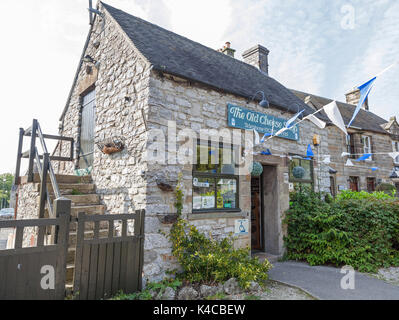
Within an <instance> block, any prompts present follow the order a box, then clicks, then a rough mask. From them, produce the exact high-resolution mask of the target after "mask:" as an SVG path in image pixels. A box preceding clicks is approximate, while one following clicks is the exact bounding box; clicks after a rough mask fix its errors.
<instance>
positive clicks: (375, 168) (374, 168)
mask: <svg viewBox="0 0 399 320" xmlns="http://www.w3.org/2000/svg"><path fill="white" fill-rule="evenodd" d="M377 170H380V168H378V167H373V168H371V171H377Z"/></svg>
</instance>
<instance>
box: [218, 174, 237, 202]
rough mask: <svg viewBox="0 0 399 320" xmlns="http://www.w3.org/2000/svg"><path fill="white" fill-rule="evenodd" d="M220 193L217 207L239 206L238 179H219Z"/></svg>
mask: <svg viewBox="0 0 399 320" xmlns="http://www.w3.org/2000/svg"><path fill="white" fill-rule="evenodd" d="M217 190H218V195H217V199H216V205H217V209H236V208H237V203H236V199H237V180H235V179H218V185H217Z"/></svg>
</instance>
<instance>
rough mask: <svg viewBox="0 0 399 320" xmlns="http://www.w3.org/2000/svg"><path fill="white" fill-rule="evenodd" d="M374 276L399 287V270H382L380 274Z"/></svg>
mask: <svg viewBox="0 0 399 320" xmlns="http://www.w3.org/2000/svg"><path fill="white" fill-rule="evenodd" d="M373 276H374V277H376V278H378V279H380V280H384V281H386V282H388V283H390V284H393V285H396V286H399V268H394V267H392V268H387V269H380V270H379V271H378V273H377V274H374V275H373Z"/></svg>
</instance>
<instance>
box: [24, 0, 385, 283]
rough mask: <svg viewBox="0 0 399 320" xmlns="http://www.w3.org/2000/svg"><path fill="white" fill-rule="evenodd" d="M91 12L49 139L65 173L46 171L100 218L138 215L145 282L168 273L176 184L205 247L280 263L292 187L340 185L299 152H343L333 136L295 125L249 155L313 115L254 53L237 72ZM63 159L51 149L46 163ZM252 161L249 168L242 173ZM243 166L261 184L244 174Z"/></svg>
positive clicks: (223, 53) (178, 42)
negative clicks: (81, 182) (225, 244)
mask: <svg viewBox="0 0 399 320" xmlns="http://www.w3.org/2000/svg"><path fill="white" fill-rule="evenodd" d="M98 10H99V11H100V12H101V15H96V18H95V20H94V22H93V24H92V27H91V30H90V32H89V35H88V38H87V41H86V44H85V47H84V51H83V54H82V59H81V61H80V62H79V67H78V70H77V73H76V77H75V80H74V83H73V86H72V89H71V92H70V95H69V98H68V101H67V104H66V106H65V108H64V111H63V113H62V116H61V118H60V130H59V133H60V135H62V136H67V137H73V138H74V140H75V142H76V144H75V145H76V150H74V153H75V157H74V158H75V162H74V163H68V162H61V163H56V164H55V167H56V172H57V173H58V174H62V175H75V174H77V173H79V174H81V173H82V170H86V173H87V174H90V175H91V179H92V181H93V184H94V185H95V193H96V196H98V197H99V202H100V203H99V205H100V206H101V208H102V209H101V212H102V213H105V214H121V213H133V212H134V211H135V210H138V209H140V210H141V209H144V210H145V212H146V217H145V253H144V259H145V261H144V276H145V278H147V279H149V280H159V279H161V278H163V277H164V276H165V272H166V271H167V270H170V269H175V268H176V261H175V260H174V259H173V257H172V256H171V246H170V243H169V241H168V239H167V238H166V237H165V233H168V231H169V230H170V227H171V221H172V220H173V219H171V218H173V215H174V214H175V213H176V208H175V201H176V197H175V193H174V192H173V190H174V189H175V188H176V185H177V184H178V181H179V175H180V176H181V179H180V183H181V184H182V187H183V192H184V203H183V216H184V217H185V218H186V219H188V220H189V222H190V223H192V224H193V225H195V226H197V227H198V229H199V230H200V231H202V232H204V233H205V234H207V235H210V236H212V237H214V238H223V237H227V236H229V235H230V234H233V235H234V237H235V246H236V247H252V249H253V250H254V251H261V252H266V253H268V254H272V255H277V256H280V255H282V254H283V252H284V244H283V236H284V234H285V229H284V226H283V224H282V220H283V218H284V215H285V212H286V210H287V209H288V207H289V193H290V191H291V190H292V188H293V187H294V186H295V185H308V186H310V187H313V188H314V189H315V190H321V191H326V192H328V191H329V190H330V178H331V176H330V174H331V170H332V169H334V168H335V170H336V171H337V174H336V179H337V180H336V184H337V185H340V184H345V185H346V180H345V179H346V178H345V177H344V174H343V173H341V170H343V168H341V167H340V165H336V166H335V164H331V167H330V166H324V165H322V164H321V163H319V162H318V161H313V160H312V159H311V158H309V157H307V156H305V155H306V152H307V148H308V146H309V145H311V146H313V144H312V141H313V138H314V136H315V135H317V136H318V137H320V140H321V142H320V145H319V146H318V148H317V151H318V152H319V153H320V154H330V153H332V154H334V155H335V154H337V152H339V153H341V152H342V151H345V150H346V144H345V141H344V140H343V139H344V137H343V135H341V134H340V133H339V132H338V130H337V129H336V128H335V127H333V126H332V125H330V124H329V125H328V128H327V129H324V130H322V129H320V128H319V127H317V126H316V125H314V124H313V123H312V122H309V121H304V122H303V123H301V124H300V125H299V126H295V127H294V128H292V129H290V130H288V131H286V132H284V133H283V134H281V135H280V136H279V137H276V138H274V139H271V140H269V141H267V142H266V143H264V144H261V145H259V146H257V147H255V149H254V150H252V144H253V141H254V139H255V141H256V135H255V138H254V134H253V133H254V130H253V129H256V130H257V131H258V132H259V134H260V137H262V136H263V134H270V133H276V132H277V131H278V130H279V129H281V128H283V127H284V126H285V125H286V123H287V120H289V119H291V118H292V117H293V116H294V115H295V114H297V113H298V111H302V110H304V112H303V116H306V115H309V114H311V113H313V112H314V111H315V108H317V106H314V105H313V104H311V103H310V102H309V101H307V102H306V103H305V102H304V98H305V97H302V96H300V97H297V96H296V95H295V94H294V93H293V92H292V91H291V90H289V89H287V88H285V87H284V86H283V85H281V84H280V83H279V82H277V81H276V80H275V79H273V78H271V77H269V75H268V74H269V72H268V67H269V64H268V54H269V51H268V50H267V49H266V48H264V47H262V46H260V45H258V46H255V47H253V48H251V49H249V50H247V51H246V52H245V53H244V54H243V58H244V61H240V60H238V59H235V58H234V55H235V50H233V49H232V48H231V45H230V43H227V44H226V46H225V47H224V48H223V49H221V50H219V51H217V50H213V49H210V48H208V47H205V46H203V45H201V44H199V43H196V42H194V41H191V40H189V39H187V38H184V37H182V36H179V35H177V34H175V33H172V32H170V31H167V30H165V29H163V28H160V27H158V26H156V25H153V24H151V23H149V22H146V21H144V20H142V19H139V18H137V17H134V16H132V15H130V14H127V13H125V12H123V11H120V10H118V9H115V8H113V7H111V6H109V5H106V4H104V3H99V6H98ZM316 98H317V100H319V98H318V97H315V99H316ZM320 103H321V104H323V103H324V101H320ZM348 108H352V109H353V107H348ZM349 111H350V110H348V112H349ZM319 117H320V119H322V120H324V121H326V122H328V121H329V120H328V118H326V116H325V115H323V114H320V115H319ZM362 118H363V113H362ZM377 118H378V117H377ZM377 118H376V116H372V119H373V120H375V119H377ZM378 121H379V123H378V126H379V125H380V124H385V123H386V121H385V122H384V121H383V119H380V118H378ZM355 124H356V123H355ZM371 125H372V124H371V123H370V126H371ZM373 128H374V127H370V129H373ZM374 129H375V132H374V131H373V130H371V131H372V132H373V137H374V133H376V135H375V137H376V138H375V140H374V141H375V142H376V143H375V145H376V148H383V149H384V150H385V148H388V142H389V143H390V146H391V147H392V144H391V142H390V140H389V139H390V138H389V134H387V133H386V131H384V130H383V129H382V128H380V126H379V129H378V130H377V128H374ZM377 134H378V136H377ZM215 137H216V139H215ZM332 137H335V138H334V139H335V140H334V141H333V143H330V142H331V140H332V139H333V138H332ZM377 139H378V140H377ZM115 141H117V142H118V143H122V144H123V146H124V148H123V150H121V152H117V153H113V154H106V153H104V152H103V151H104V148H103V147H104V145H105V144H107V143H109V142H111V143H112V142H115ZM378 150H380V149H378ZM381 150H382V149H381ZM69 151H70V150H68V145H66V144H62V143H60V144H59V145H58V146H57V148H56V150H55V151H54V154H55V155H57V156H58V155H60V156H61V155H67V154H68V153H69ZM315 151H316V149H315ZM315 153H316V152H315ZM252 158H253V159H252ZM189 159H194V161H193V162H190V161H187V160H189ZM315 160H317V158H315ZM335 161H337V162H338V160H335ZM379 161H380V160H379ZM381 161H383V160H381ZM253 162H255V163H256V164H257V166H256V165H255V164H254V165H253V166H249V165H248V164H251V163H253ZM378 165H379V166H381V167H384V168H387V167H389V166H390V165H391V167H392V164H389V163H386V164H385V163H382V162H381V163H380V162H378ZM248 167H251V168H252V167H253V168H257V169H260V171H263V173H262V174H261V175H260V176H259V175H258V176H254V175H251V174H250V173H249V171H250V170H251V168H248ZM259 167H260V168H259ZM295 168H300V169H301V170H299V171H300V172H299V173H295V172H294V171H295V170H294V169H295ZM248 169H249V170H248ZM77 170H80V171H77ZM344 170H345V174H346V172H347V168H344ZM260 171H259V172H260ZM297 171H298V170H297ZM384 172H385V171H384ZM357 174H358V175H359V176H361V177H362V179H363V178H365V177H368V176H370V177H372V176H373V175H372V174H370V175H366V174H363V173H361V172H358V173H357ZM351 175H352V174H351ZM37 195H38V194H37V189H36V188H35V187H34V186H32V185H30V184H25V185H22V186H21V187H20V191H19V200H18V201H19V205H18V208H19V211H18V216H19V217H27V216H28V215H29V212H36V211H33V210H32V208H34V207H35V201H34V199H35V198H36V197H37ZM86 208H87V207H86ZM75 209H77V210H82V209H81V208H75ZM89 209H90V208H88V210H89ZM90 210H91V209H90Z"/></svg>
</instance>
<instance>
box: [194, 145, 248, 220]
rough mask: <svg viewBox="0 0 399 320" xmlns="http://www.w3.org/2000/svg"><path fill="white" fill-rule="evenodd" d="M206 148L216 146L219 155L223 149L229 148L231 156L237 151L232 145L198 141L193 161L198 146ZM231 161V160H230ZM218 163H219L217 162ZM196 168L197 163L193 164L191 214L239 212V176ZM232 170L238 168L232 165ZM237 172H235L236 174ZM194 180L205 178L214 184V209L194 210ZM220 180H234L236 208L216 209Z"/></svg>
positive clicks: (196, 156)
mask: <svg viewBox="0 0 399 320" xmlns="http://www.w3.org/2000/svg"><path fill="white" fill-rule="evenodd" d="M201 145H202V146H208V147H215V146H217V145H218V152H219V154H220V152H223V147H230V148H231V150H232V155H233V152H234V151H235V150H236V149H235V148H238V149H237V150H239V148H240V147H239V146H236V145H234V144H233V143H223V142H219V143H218V142H216V141H212V140H209V141H208V142H206V141H204V140H201V139H198V140H197V144H196V145H195V150H194V157H195V158H194V159H196V160H197V159H198V154H197V152H198V146H201ZM232 161H233V159H232ZM218 162H220V161H218ZM220 165H221V164H220V163H218V164H217V169H216V171H218V169H219V166H220ZM197 166H198V163H195V164H194V165H193V173H192V203H191V208H192V213H193V214H203V213H223V212H241V209H240V192H239V191H240V176H239V175H238V174H223V173H218V172H216V173H212V172H203V171H197ZM234 169H235V170H238V166H237V164H235V165H234ZM236 172H237V171H235V173H236ZM195 178H200V179H201V178H205V179H211V180H213V181H214V184H215V189H214V192H215V207H214V208H209V209H194V188H195V186H194V179H195ZM221 179H225V180H235V181H236V195H235V201H236V208H232V209H229V208H222V209H218V208H217V191H218V180H221Z"/></svg>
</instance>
